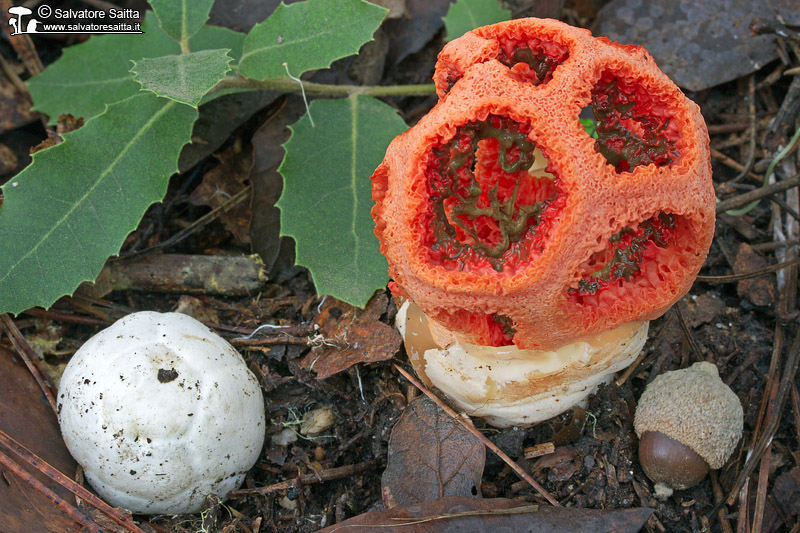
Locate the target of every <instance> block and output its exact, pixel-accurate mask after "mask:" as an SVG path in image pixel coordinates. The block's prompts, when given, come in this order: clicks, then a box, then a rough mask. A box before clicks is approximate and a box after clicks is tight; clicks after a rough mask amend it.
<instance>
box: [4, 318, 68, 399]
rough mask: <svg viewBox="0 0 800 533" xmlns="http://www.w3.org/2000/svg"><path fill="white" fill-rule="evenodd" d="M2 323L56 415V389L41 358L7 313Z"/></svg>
mask: <svg viewBox="0 0 800 533" xmlns="http://www.w3.org/2000/svg"><path fill="white" fill-rule="evenodd" d="M0 322H1V323H2V324H3V326H4V327H5V329H6V333H8V338H9V339H11V343H12V344H13V345H14V348H16V350H17V352H18V353H19V355H20V357H22V360H23V361H24V362H25V366H27V367H28V370H29V371H30V373H31V374H32V375H33V379H35V380H36V383H38V385H39V388H40V389H42V393H44V397H45V398H47V402H48V403H49V404H50V407H52V409H53V412H54V413H55V412H56V395H55V392H54V391H55V387H53V384H52V383H50V379H49V378H48V377H47V374H46V373H45V371H44V370H42V367H41V366H40V365H39V356H38V355H36V352H34V351H33V348H31V347H30V345H29V344H28V342H27V341H26V340H25V337H23V336H22V333H21V332H20V331H19V329H18V328H17V325H16V324H14V321H13V320H11V317H9V316H8V314H7V313H3V314H2V315H0Z"/></svg>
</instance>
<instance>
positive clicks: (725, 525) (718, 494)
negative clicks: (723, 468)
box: [710, 470, 733, 533]
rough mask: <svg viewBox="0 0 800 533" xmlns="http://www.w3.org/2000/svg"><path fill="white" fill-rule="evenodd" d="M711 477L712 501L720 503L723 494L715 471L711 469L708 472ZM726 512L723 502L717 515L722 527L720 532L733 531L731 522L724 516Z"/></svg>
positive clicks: (728, 532)
mask: <svg viewBox="0 0 800 533" xmlns="http://www.w3.org/2000/svg"><path fill="white" fill-rule="evenodd" d="M710 477H711V490H712V492H713V493H714V502H715V503H722V500H723V498H725V495H724V494H723V492H722V487H721V486H720V484H719V478H718V476H717V471H716V470H712V471H711V472H710ZM727 514H728V508H727V507H725V505H724V503H723V505H722V507H721V508H720V510H719V513H718V515H717V517H718V518H719V527H720V528H721V529H722V533H733V529H731V523H730V522H729V521H728V519H727V518H725V515H727Z"/></svg>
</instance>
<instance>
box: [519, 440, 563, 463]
mask: <svg viewBox="0 0 800 533" xmlns="http://www.w3.org/2000/svg"><path fill="white" fill-rule="evenodd" d="M555 451H556V445H555V444H553V443H552V442H543V443H541V444H537V445H536V446H531V447H529V448H525V449H524V450H522V453H523V457H525V459H533V458H534V457H539V456H540V455H548V454H551V453H554V452H555Z"/></svg>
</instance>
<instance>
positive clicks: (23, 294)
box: [0, 93, 197, 313]
mask: <svg viewBox="0 0 800 533" xmlns="http://www.w3.org/2000/svg"><path fill="white" fill-rule="evenodd" d="M196 119H197V110H195V109H192V108H191V107H188V106H185V105H180V104H177V103H175V102H173V101H172V100H167V99H164V98H158V97H156V96H154V95H152V94H149V93H141V94H138V95H136V96H133V97H131V98H128V99H126V100H123V101H121V102H117V103H115V104H113V105H111V106H109V107H108V109H107V110H106V111H105V112H104V113H103V114H101V115H98V116H96V117H94V118H93V119H91V120H89V121H88V122H87V123H86V125H85V126H83V127H82V128H80V129H79V130H77V131H75V132H73V133H68V134H65V135H64V142H63V143H61V144H59V145H56V146H54V147H52V148H50V149H48V150H44V151H41V152H37V153H35V154H34V155H33V162H32V163H31V164H30V165H29V166H28V167H27V168H26V169H25V170H23V171H22V172H21V173H20V174H19V175H17V176H15V177H14V179H13V180H12V181H10V182H9V183H7V184H6V185H5V186H4V187H3V192H4V194H5V202H4V203H3V205H2V207H0V235H2V238H0V312H11V313H18V312H20V311H23V310H25V309H28V308H30V307H33V306H37V305H40V306H43V307H48V306H50V305H51V304H52V303H53V302H54V301H55V300H56V299H58V298H59V297H60V296H62V295H64V294H67V293H71V292H72V291H73V290H75V288H76V287H77V286H78V285H79V284H80V283H81V282H83V281H87V280H93V279H95V277H96V276H97V274H98V273H99V272H100V269H101V268H102V266H103V263H104V262H105V260H106V258H107V257H108V256H110V255H112V254H115V253H117V252H118V251H119V249H120V246H121V245H122V243H123V241H124V240H125V237H126V236H127V235H128V233H129V232H131V231H132V230H133V229H134V228H135V227H136V225H137V224H138V223H139V220H140V219H141V217H142V215H143V214H144V212H145V210H146V209H147V207H148V206H149V205H150V204H152V203H153V202H157V201H159V200H161V198H163V196H164V194H165V193H166V190H167V182H168V179H169V176H170V175H171V174H173V173H175V172H177V171H178V154H179V153H180V151H181V147H182V146H183V145H185V144H187V143H188V142H189V140H190V138H191V132H192V125H193V124H194V121H195V120H196Z"/></svg>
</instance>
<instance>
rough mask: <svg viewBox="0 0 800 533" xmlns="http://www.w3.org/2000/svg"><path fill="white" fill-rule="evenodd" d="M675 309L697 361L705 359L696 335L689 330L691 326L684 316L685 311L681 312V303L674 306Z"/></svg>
mask: <svg viewBox="0 0 800 533" xmlns="http://www.w3.org/2000/svg"><path fill="white" fill-rule="evenodd" d="M673 309H675V316H677V317H678V323H679V324H680V325H681V330H682V331H683V335H684V337H686V340H688V341H689V346H691V348H692V352H693V353H694V356H695V360H696V361H702V360H703V354H702V353H701V352H700V346H698V345H697V341H696V340H694V336H693V335H692V332H691V331H689V326H688V325H687V324H686V320H684V318H683V313H682V312H681V308H680V305H675V306H674V307H673Z"/></svg>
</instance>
